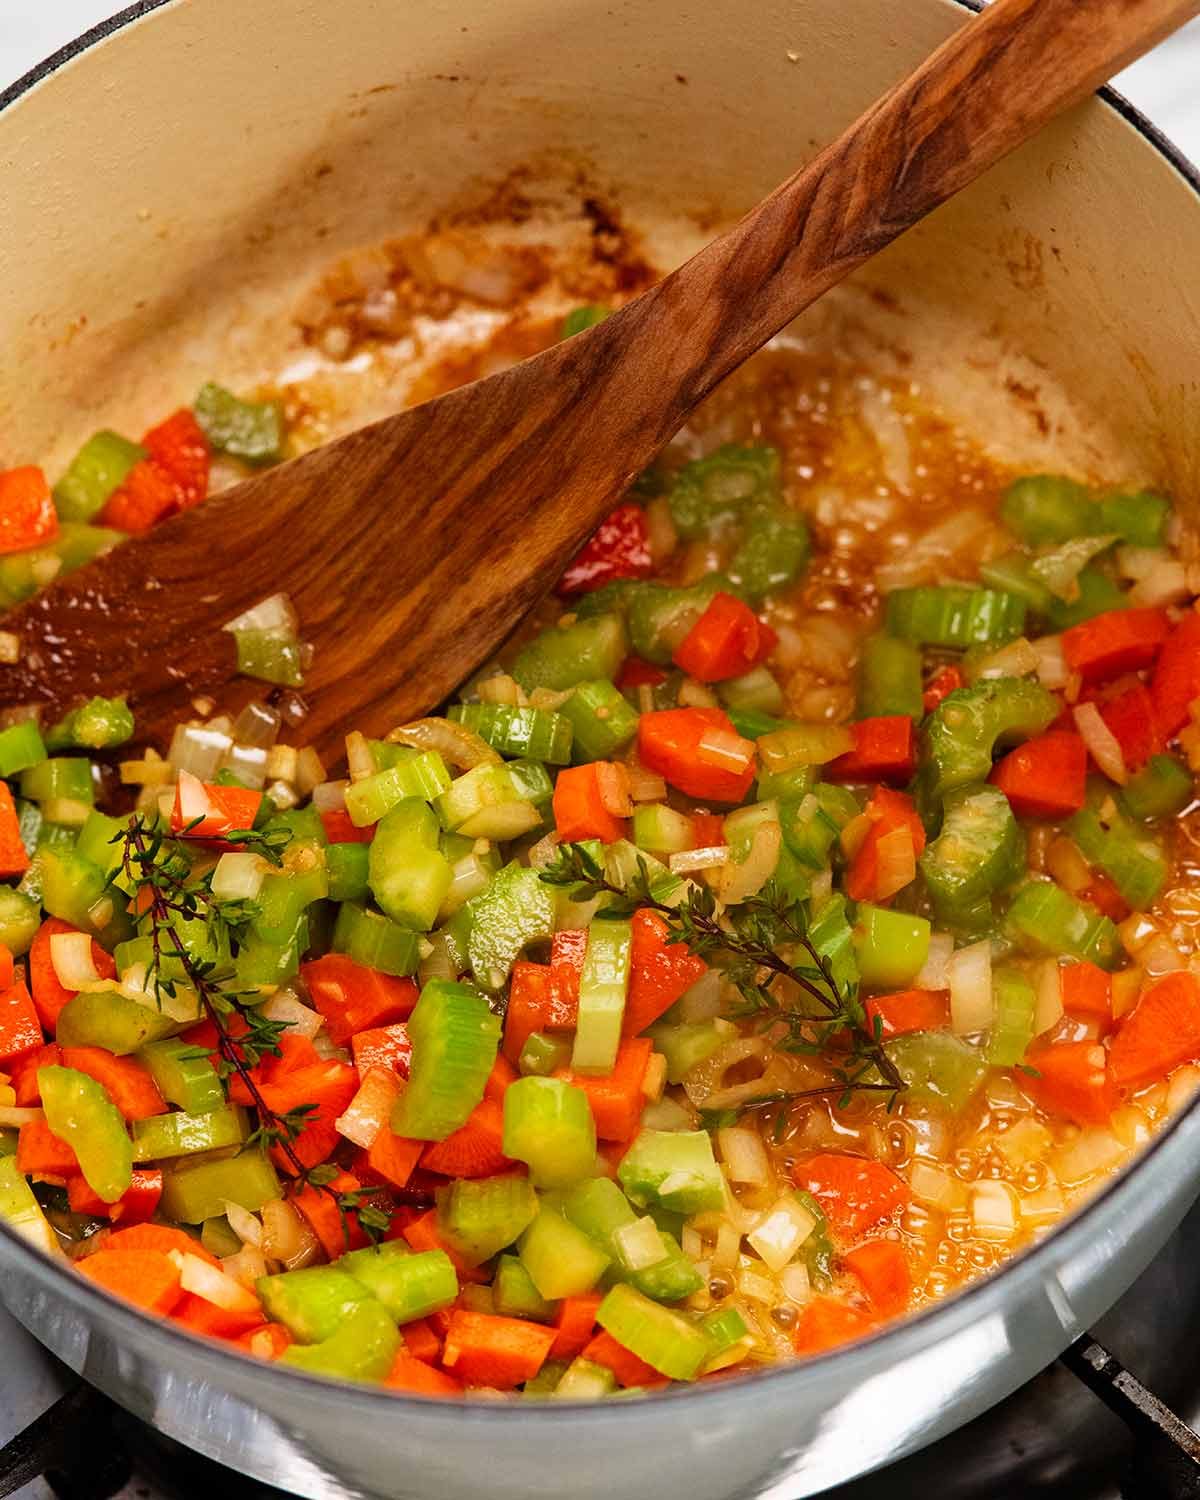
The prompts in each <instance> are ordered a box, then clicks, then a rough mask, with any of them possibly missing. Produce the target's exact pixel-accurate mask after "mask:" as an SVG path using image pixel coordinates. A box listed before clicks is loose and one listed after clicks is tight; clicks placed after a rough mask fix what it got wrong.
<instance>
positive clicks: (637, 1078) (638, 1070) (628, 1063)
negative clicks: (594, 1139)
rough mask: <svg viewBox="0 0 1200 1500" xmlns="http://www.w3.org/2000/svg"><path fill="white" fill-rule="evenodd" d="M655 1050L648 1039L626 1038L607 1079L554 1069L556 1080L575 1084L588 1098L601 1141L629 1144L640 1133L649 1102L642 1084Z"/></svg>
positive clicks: (565, 1069)
mask: <svg viewBox="0 0 1200 1500" xmlns="http://www.w3.org/2000/svg"><path fill="white" fill-rule="evenodd" d="M653 1050H654V1043H653V1042H652V1041H651V1040H650V1038H649V1037H627V1038H626V1039H625V1040H624V1041H623V1042H622V1043H621V1045H620V1047H619V1048H618V1050H617V1061H616V1065H615V1066H614V1068H613V1070H612V1072H611V1073H608V1074H606V1075H605V1076H604V1077H601V1078H597V1077H596V1076H595V1075H594V1074H588V1073H573V1072H572V1071H571V1070H570V1068H557V1069H555V1073H554V1076H555V1078H562V1079H565V1080H566V1081H567V1082H568V1083H573V1084H574V1085H575V1087H576V1088H579V1089H582V1090H583V1092H584V1093H585V1094H586V1095H587V1099H588V1103H589V1104H590V1105H591V1107H592V1116H593V1118H594V1119H595V1121H596V1134H597V1135H598V1136H599V1137H600V1138H601V1140H605V1141H628V1140H631V1139H632V1138H633V1136H635V1135H636V1134H637V1131H638V1126H639V1124H640V1123H641V1116H642V1109H643V1108H644V1107H645V1103H646V1098H645V1095H644V1094H643V1093H642V1081H643V1080H644V1078H645V1077H646V1068H647V1067H648V1066H649V1063H650V1054H651V1052H653Z"/></svg>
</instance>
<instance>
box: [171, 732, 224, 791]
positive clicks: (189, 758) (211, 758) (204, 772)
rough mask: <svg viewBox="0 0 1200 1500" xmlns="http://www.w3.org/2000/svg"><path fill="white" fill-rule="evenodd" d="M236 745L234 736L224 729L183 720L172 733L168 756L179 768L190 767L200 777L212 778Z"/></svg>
mask: <svg viewBox="0 0 1200 1500" xmlns="http://www.w3.org/2000/svg"><path fill="white" fill-rule="evenodd" d="M232 745H233V740H232V739H231V738H230V736H229V735H228V734H225V733H224V732H223V731H222V730H218V729H211V728H205V727H204V726H202V725H197V724H180V725H178V726H177V727H176V730H175V733H174V734H173V735H172V737H171V749H170V752H169V754H168V755H167V759H168V760H169V761H170V762H171V764H172V765H173V766H174V767H175V769H176V771H178V772H180V773H182V772H184V771H189V772H191V774H192V775H193V776H195V777H197V778H198V779H199V780H200V781H211V780H212V779H213V777H214V776H215V775H216V774H217V772H218V770H219V769H220V768H221V766H222V764H223V763H224V761H225V757H226V755H228V753H229V750H230V748H231V747H232Z"/></svg>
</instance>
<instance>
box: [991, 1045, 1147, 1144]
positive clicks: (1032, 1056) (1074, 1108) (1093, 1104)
mask: <svg viewBox="0 0 1200 1500" xmlns="http://www.w3.org/2000/svg"><path fill="white" fill-rule="evenodd" d="M1108 1061H1109V1060H1108V1055H1107V1053H1106V1052H1105V1050H1104V1048H1103V1047H1102V1046H1101V1045H1100V1043H1099V1042H1088V1041H1083V1042H1041V1043H1035V1044H1034V1045H1033V1046H1032V1047H1030V1048H1029V1050H1028V1051H1027V1052H1026V1053H1025V1068H1023V1069H1021V1070H1020V1071H1019V1072H1018V1073H1017V1074H1015V1075H1014V1076H1015V1077H1016V1079H1017V1081H1018V1083H1020V1085H1021V1087H1022V1088H1023V1089H1024V1090H1025V1092H1026V1093H1027V1094H1029V1095H1030V1096H1031V1097H1032V1098H1033V1100H1034V1101H1035V1102H1036V1103H1037V1104H1040V1105H1041V1107H1042V1108H1043V1109H1044V1110H1045V1111H1046V1113H1047V1114H1051V1115H1066V1116H1067V1117H1068V1118H1069V1119H1072V1120H1075V1121H1077V1122H1078V1123H1079V1124H1080V1125H1107V1124H1108V1117H1109V1116H1110V1115H1111V1114H1112V1112H1113V1110H1114V1109H1115V1108H1116V1107H1117V1103H1118V1099H1117V1090H1116V1083H1115V1079H1114V1076H1113V1073H1112V1070H1111V1069H1110V1068H1109V1066H1108ZM1027 1070H1028V1071H1027ZM1164 1071H1165V1069H1164Z"/></svg>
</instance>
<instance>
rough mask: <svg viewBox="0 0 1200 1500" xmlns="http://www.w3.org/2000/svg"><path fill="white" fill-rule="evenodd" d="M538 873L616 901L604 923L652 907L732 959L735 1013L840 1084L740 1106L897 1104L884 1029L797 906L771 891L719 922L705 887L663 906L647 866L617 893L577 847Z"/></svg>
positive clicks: (696, 947) (700, 950) (580, 894)
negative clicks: (785, 987) (844, 981)
mask: <svg viewBox="0 0 1200 1500" xmlns="http://www.w3.org/2000/svg"><path fill="white" fill-rule="evenodd" d="M540 874H541V878H542V879H543V880H544V881H546V883H547V884H549V885H555V886H561V887H563V888H564V889H566V890H567V891H568V892H569V893H570V895H571V898H572V899H573V900H575V901H588V900H591V899H592V898H594V897H596V896H601V895H606V896H609V897H611V898H613V900H612V903H611V904H610V905H609V907H608V908H607V909H606V911H605V912H602V913H600V915H602V916H603V915H609V916H627V915H629V914H630V913H631V912H633V911H636V910H638V909H639V908H642V907H650V908H651V909H652V910H654V911H657V912H660V913H661V914H662V915H663V916H664V917H665V918H666V920H667V926H668V931H669V935H670V937H671V939H672V940H673V941H677V942H682V943H684V944H685V945H686V947H687V948H688V949H689V950H690V951H691V952H692V953H695V954H696V955H697V956H698V957H700V958H714V957H717V956H718V955H728V956H729V958H730V959H731V960H732V961H731V962H728V963H725V964H723V965H722V969H723V972H724V973H725V975H726V977H727V978H728V979H729V980H730V982H731V983H732V984H733V985H734V986H735V987H736V988H737V990H738V992H739V994H740V995H741V998H742V1004H741V1007H740V1010H739V1014H740V1015H742V1016H743V1017H747V1018H749V1017H755V1018H757V1019H759V1020H760V1021H761V1022H763V1023H764V1025H765V1026H766V1027H768V1028H773V1029H776V1030H778V1029H779V1028H781V1027H782V1028H785V1030H784V1032H783V1035H782V1036H780V1037H778V1038H777V1043H778V1045H780V1046H782V1047H783V1048H785V1049H786V1050H789V1051H795V1052H806V1053H812V1054H814V1055H818V1056H820V1057H822V1058H823V1059H824V1060H825V1061H826V1062H827V1063H829V1064H830V1066H831V1067H833V1069H834V1071H835V1073H836V1078H837V1081H836V1082H835V1083H833V1084H830V1085H829V1086H827V1087H822V1088H814V1089H801V1090H798V1091H796V1092H794V1093H789V1094H787V1095H786V1096H780V1095H772V1096H764V1097H763V1098H762V1099H760V1100H756V1101H752V1102H751V1103H749V1104H747V1105H746V1106H743V1107H745V1108H749V1107H758V1106H764V1105H767V1104H780V1105H782V1104H783V1103H785V1102H787V1103H790V1102H793V1101H796V1100H800V1099H817V1098H830V1097H836V1098H839V1099H842V1100H844V1099H845V1098H847V1097H848V1096H849V1094H850V1093H852V1092H861V1091H869V1092H876V1093H885V1094H888V1095H889V1096H890V1098H891V1099H892V1100H894V1099H895V1098H896V1096H897V1095H898V1094H899V1093H900V1092H901V1091H902V1090H903V1089H904V1079H903V1078H902V1077H901V1075H900V1072H899V1070H898V1069H897V1067H896V1065H895V1063H894V1062H893V1061H892V1059H891V1058H890V1057H889V1056H888V1054H887V1051H886V1049H885V1048H884V1046H883V1044H882V1041H881V1038H880V1032H879V1028H878V1026H875V1027H872V1026H871V1024H870V1023H869V1022H868V1020H867V1017H866V1012H865V1011H864V1010H863V1007H862V1006H861V1005H860V1003H859V1001H858V999H857V997H856V996H854V995H852V994H850V993H848V992H846V991H845V990H843V988H842V987H841V986H840V985H839V984H838V982H837V979H836V977H835V975H834V973H833V970H832V968H831V966H830V964H829V961H828V959H827V958H826V957H825V955H824V954H823V953H821V952H820V951H819V950H818V949H817V947H816V946H815V945H814V943H813V942H812V939H811V938H810V936H809V934H808V932H807V930H806V928H805V927H804V926H803V925H802V924H801V921H800V919H799V912H798V908H797V907H796V906H795V905H792V904H789V903H788V902H787V901H786V900H785V899H784V898H783V897H782V895H781V894H780V893H779V891H778V889H777V888H776V887H774V885H773V884H769V885H768V886H766V887H765V889H764V890H763V891H762V892H761V893H760V894H759V895H757V896H753V897H751V898H749V899H748V900H747V901H745V902H742V903H741V904H740V905H738V906H735V907H731V908H729V909H728V910H727V911H725V912H723V913H721V914H718V911H717V903H716V898H715V897H714V895H713V893H712V892H711V891H710V890H709V889H708V888H707V887H706V886H700V885H697V886H694V887H693V888H692V889H691V890H689V892H688V893H687V895H686V896H685V897H684V899H683V900H682V901H680V902H679V903H678V905H675V906H671V905H668V904H667V903H666V902H664V901H663V900H661V899H660V898H659V897H658V896H656V895H655V894H654V882H653V879H652V877H651V875H650V871H649V868H648V866H647V865H646V862H645V860H643V859H641V858H639V859H638V862H637V872H636V874H635V875H634V876H633V877H632V878H631V879H630V880H628V881H627V882H626V883H625V884H624V885H617V884H616V883H615V882H613V881H612V880H610V879H609V878H608V876H607V875H606V873H605V871H604V869H603V867H602V865H601V864H600V861H599V860H598V859H597V858H596V857H595V856H594V855H593V854H592V853H591V851H590V850H588V849H587V848H586V847H584V846H583V845H581V844H563V845H561V846H560V848H559V850H558V855H557V857H556V859H555V860H554V862H553V863H552V864H550V865H548V866H547V867H546V868H545V869H543V870H542V871H541V872H540ZM788 949H791V950H793V953H794V951H795V950H800V951H801V952H802V953H803V954H804V955H805V958H806V961H804V962H799V963H797V962H795V961H793V959H792V958H789V957H785V952H786V950H788ZM764 971H765V974H764ZM779 979H787V980H790V981H791V982H792V983H793V984H795V985H796V986H797V987H798V988H799V989H800V990H801V991H802V992H803V993H804V995H805V996H806V997H808V999H809V1001H810V1002H811V1006H810V1007H806V1008H805V1009H804V1010H798V1009H797V1008H796V1007H795V1006H794V1005H789V1004H788V1003H787V1002H786V1000H783V999H781V998H780V997H779V996H778V995H776V994H775V993H774V991H773V989H772V986H773V985H774V984H775V983H776V981H778V980H779ZM812 1006H815V1012H814V1011H813V1009H812ZM835 1036H837V1037H838V1039H839V1042H840V1043H841V1044H842V1045H845V1042H846V1039H847V1038H848V1040H849V1049H848V1050H847V1051H846V1052H845V1053H844V1054H842V1055H831V1052H830V1044H831V1043H832V1040H833V1038H834V1037H835Z"/></svg>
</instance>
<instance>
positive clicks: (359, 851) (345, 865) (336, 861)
mask: <svg viewBox="0 0 1200 1500" xmlns="http://www.w3.org/2000/svg"><path fill="white" fill-rule="evenodd" d="M369 862H370V854H369V846H368V845H367V844H329V845H327V846H326V849H325V875H326V878H327V879H328V881H329V899H330V900H331V901H357V902H359V903H360V904H361V903H362V902H364V901H366V899H367V897H368V896H369V895H370V894H371V886H370V881H369V879H368V873H367V872H368V866H369Z"/></svg>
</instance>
